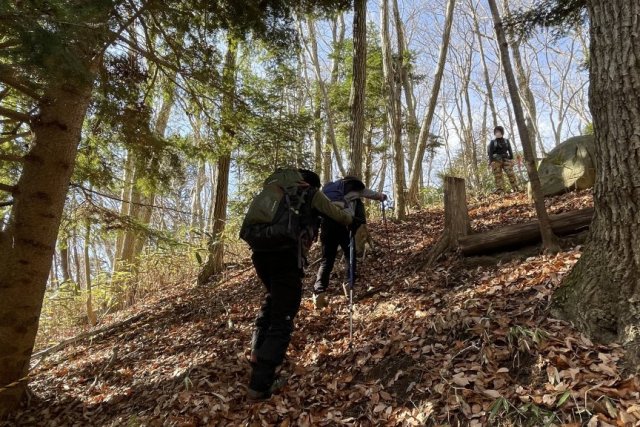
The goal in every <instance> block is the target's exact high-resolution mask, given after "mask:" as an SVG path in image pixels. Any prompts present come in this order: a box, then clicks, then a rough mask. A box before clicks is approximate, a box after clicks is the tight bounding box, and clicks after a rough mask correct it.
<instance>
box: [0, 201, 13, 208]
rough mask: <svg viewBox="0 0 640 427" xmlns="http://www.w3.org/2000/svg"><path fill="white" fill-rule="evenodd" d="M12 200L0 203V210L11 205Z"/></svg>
mask: <svg viewBox="0 0 640 427" xmlns="http://www.w3.org/2000/svg"><path fill="white" fill-rule="evenodd" d="M13 203H14V202H13V200H6V201H4V202H0V208H6V207H7V206H12V205H13Z"/></svg>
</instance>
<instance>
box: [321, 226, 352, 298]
mask: <svg viewBox="0 0 640 427" xmlns="http://www.w3.org/2000/svg"><path fill="white" fill-rule="evenodd" d="M320 243H321V244H322V261H321V262H320V269H319V270H318V276H317V277H316V283H315V286H314V287H313V292H314V293H316V294H321V293H322V292H325V291H326V290H327V288H328V287H329V279H330V278H331V272H332V271H333V266H334V264H335V262H336V256H337V255H338V247H340V248H342V252H344V258H345V260H346V263H347V271H349V254H350V252H349V228H347V227H345V226H344V225H341V224H339V223H337V222H335V221H333V220H332V219H329V218H323V219H322V228H321V230H320Z"/></svg>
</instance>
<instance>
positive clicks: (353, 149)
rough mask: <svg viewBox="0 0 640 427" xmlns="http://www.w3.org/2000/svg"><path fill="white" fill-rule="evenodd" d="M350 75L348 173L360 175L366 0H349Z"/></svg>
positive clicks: (363, 125) (365, 62)
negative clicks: (351, 25)
mask: <svg viewBox="0 0 640 427" xmlns="http://www.w3.org/2000/svg"><path fill="white" fill-rule="evenodd" d="M353 7H354V13H353V79H352V81H351V96H350V101H349V104H350V105H349V112H350V118H351V127H350V129H349V148H350V153H349V154H350V156H349V163H350V164H349V174H351V175H355V176H357V177H362V163H363V152H364V127H365V117H364V112H365V111H364V110H365V95H366V85H367V0H354V2H353Z"/></svg>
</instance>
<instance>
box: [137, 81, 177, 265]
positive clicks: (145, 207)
mask: <svg viewBox="0 0 640 427" xmlns="http://www.w3.org/2000/svg"><path fill="white" fill-rule="evenodd" d="M174 79H175V74H173V75H172V76H171V77H170V78H169V79H167V81H166V82H165V86H164V92H165V94H164V98H163V100H162V104H161V106H160V110H159V111H158V118H157V119H156V123H155V128H154V130H155V133H156V134H157V135H158V136H160V137H161V138H164V137H165V136H166V133H167V127H168V125H169V118H170V117H171V109H172V108H173V104H174V102H175V86H174V84H173V80H174ZM148 164H151V162H149V163H148ZM134 188H135V187H134ZM139 200H140V203H141V205H140V207H139V210H138V221H140V223H141V224H143V225H146V226H148V225H149V224H151V216H152V214H153V205H154V204H155V200H156V193H155V190H152V191H151V194H147V195H145V194H140V195H139ZM146 242H147V234H146V233H144V232H137V233H136V234H135V236H134V244H133V257H132V262H133V263H134V264H135V265H138V259H139V257H140V254H141V253H142V249H144V245H145V244H146Z"/></svg>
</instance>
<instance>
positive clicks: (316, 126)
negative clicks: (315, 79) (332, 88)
mask: <svg viewBox="0 0 640 427" xmlns="http://www.w3.org/2000/svg"><path fill="white" fill-rule="evenodd" d="M309 83H310V82H309ZM321 98H322V95H320V89H319V88H318V89H317V90H316V94H315V102H314V109H313V119H314V122H313V160H314V162H313V164H314V165H315V168H316V173H317V174H318V175H323V174H324V168H323V163H322V129H323V127H324V126H323V123H322V107H321V105H320V104H321V101H320V100H321ZM329 153H331V152H329Z"/></svg>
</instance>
